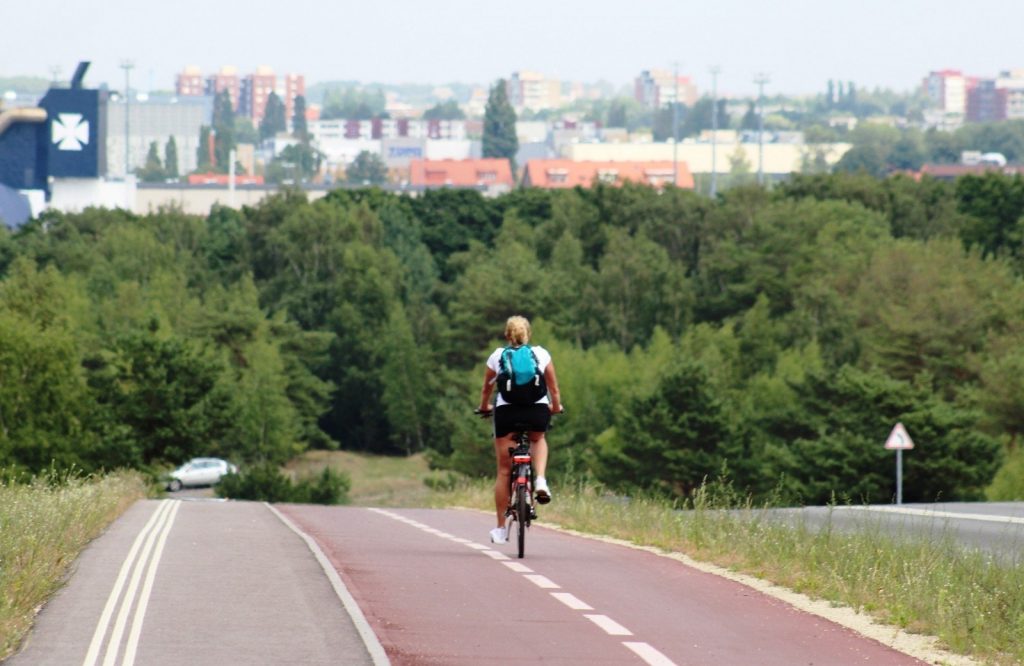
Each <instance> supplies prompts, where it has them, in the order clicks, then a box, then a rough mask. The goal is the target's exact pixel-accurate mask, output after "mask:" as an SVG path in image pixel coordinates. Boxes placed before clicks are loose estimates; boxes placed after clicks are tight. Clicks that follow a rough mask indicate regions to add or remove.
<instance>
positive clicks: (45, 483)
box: [0, 472, 146, 660]
mask: <svg viewBox="0 0 1024 666" xmlns="http://www.w3.org/2000/svg"><path fill="white" fill-rule="evenodd" d="M145 494H146V482H145V480H144V478H143V476H142V475H140V474H138V473H135V472H117V473H114V474H110V475H107V476H104V477H91V478H86V479H81V478H72V477H66V476H65V477H63V478H58V477H56V476H50V477H47V478H37V479H35V480H32V481H30V482H27V483H18V482H7V481H0V660H2V659H4V658H6V657H7V656H9V655H10V654H11V652H13V651H14V650H15V649H16V648H17V646H18V644H19V643H20V642H21V639H22V637H23V636H24V635H25V633H26V632H27V631H28V629H29V627H30V626H31V624H32V618H33V617H34V615H35V613H36V612H37V610H38V609H39V608H40V607H41V606H42V604H43V603H44V602H45V601H46V599H47V598H48V597H49V596H50V595H51V594H53V592H55V591H56V590H57V589H58V588H59V587H60V585H61V583H62V579H63V577H64V575H65V573H66V572H67V569H68V567H69V566H70V565H71V563H72V562H74V560H75V558H76V557H77V555H78V553H79V552H80V551H81V550H82V548H84V547H85V545H86V544H88V543H89V541H90V540H92V539H93V538H95V537H96V536H97V535H98V534H99V533H100V532H101V531H103V529H104V528H105V527H106V526H107V525H108V524H110V522H111V521H113V520H114V519H115V518H116V517H117V516H119V515H120V514H121V513H122V512H123V511H124V510H125V509H126V508H128V507H129V506H130V505H131V504H132V503H133V502H134V501H135V500H137V499H139V498H141V497H144V496H145Z"/></svg>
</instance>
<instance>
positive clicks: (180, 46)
mask: <svg viewBox="0 0 1024 666" xmlns="http://www.w3.org/2000/svg"><path fill="white" fill-rule="evenodd" d="M821 4H822V3H816V2H811V1H809V0H782V1H781V2H778V3H775V4H772V5H766V6H764V7H750V6H749V3H744V2H741V1H740V0H720V1H719V2H717V3H714V4H712V3H706V4H704V5H692V6H687V5H683V4H682V3H679V2H678V1H676V2H673V1H672V0H651V1H650V2H648V3H645V4H644V5H643V7H642V8H639V9H636V10H632V8H631V11H623V8H622V7H623V6H622V5H621V3H616V4H612V3H608V2H603V3H602V2H582V1H580V0H565V1H563V2H560V3H558V4H557V5H550V6H549V5H546V4H545V3H542V2H540V1H539V0H523V2H520V3H519V4H518V5H517V6H516V7H515V8H514V9H509V8H506V7H500V6H490V5H480V4H479V3H470V2H468V1H466V0H449V1H448V2H446V3H444V5H443V8H440V7H439V6H438V5H429V4H423V3H417V2H413V1H412V0H396V1H395V2H392V3H388V4H387V5H386V6H384V5H380V6H378V5H375V4H370V3H367V4H365V5H355V4H354V3H346V4H345V5H341V6H339V5H328V4H323V3H316V2H311V1H310V0H294V1H293V2H292V3H289V5H288V8H289V11H288V13H287V15H286V18H287V19H289V20H284V21H282V20H281V19H280V17H277V16H275V15H271V14H269V13H267V12H257V11H252V5H251V4H249V3H241V2H237V1H236V0H225V2H222V3H216V4H213V5H211V4H208V3H201V2H198V0H180V1H179V2H176V3H174V4H165V3H156V2H145V1H142V2H140V1H138V0H136V1H135V2H129V1H128V0H108V1H107V2H105V3H103V6H102V7H96V6H95V5H88V4H72V5H68V4H67V3H59V4H58V2H57V1H56V0H37V1H36V2H34V3H31V4H29V3H24V4H15V5H13V6H12V7H8V8H5V11H4V13H5V27H7V28H8V29H7V30H5V33H7V34H6V35H5V46H6V47H7V48H6V53H5V57H4V59H3V60H2V61H0V76H17V75H33V76H42V77H46V78H51V77H52V76H53V73H54V68H57V67H59V68H60V78H63V79H66V78H67V77H69V76H70V74H71V72H72V71H73V69H74V67H75V64H76V63H77V62H78V61H79V60H89V61H91V62H92V66H91V68H90V71H89V75H88V76H87V83H89V84H91V85H99V84H101V83H106V84H107V85H109V86H110V87H112V88H120V87H121V86H123V82H124V72H123V70H122V69H121V68H120V64H121V62H122V61H123V60H125V59H130V60H132V61H133V62H134V64H135V68H134V70H133V71H132V74H131V76H132V83H133V87H136V88H138V89H140V90H154V89H155V90H167V89H172V88H173V86H174V76H175V75H176V74H177V73H179V72H180V71H181V70H183V69H184V68H185V66H187V65H197V66H199V67H200V68H201V69H202V70H203V71H204V72H207V73H213V72H215V71H216V70H217V69H219V68H220V67H221V66H222V65H234V66H236V67H238V69H239V71H240V72H246V71H253V70H255V69H256V67H258V66H259V65H270V66H271V67H273V69H274V70H275V72H277V73H278V74H284V73H287V72H298V73H302V74H304V75H305V76H306V81H307V85H315V84H316V83H320V82H327V81H336V80H355V81H361V82H366V83H370V82H374V83H393V84H401V83H419V84H435V85H443V84H446V83H451V82H461V83H475V84H480V85H487V84H490V83H492V82H493V81H495V80H497V79H498V78H507V77H508V76H509V74H511V73H512V72H513V71H520V70H533V71H538V72H541V73H543V74H544V75H545V76H547V77H549V78H553V79H560V80H566V81H580V82H591V83H592V82H598V81H607V82H609V83H612V84H614V85H615V86H616V87H618V86H624V85H630V84H631V83H632V81H633V79H634V78H635V77H636V76H637V75H638V74H639V72H640V71H642V70H645V69H652V68H660V69H670V68H672V67H673V66H674V65H675V63H678V66H679V72H680V73H681V74H686V75H689V76H691V77H692V78H693V80H694V82H695V83H696V84H697V86H698V88H699V89H700V90H701V91H705V90H707V89H709V88H710V79H711V75H710V73H709V69H710V68H711V67H712V66H716V65H717V66H719V67H720V68H721V73H720V75H719V78H718V89H719V93H720V94H721V95H723V96H730V95H731V96H744V95H751V94H754V93H755V92H756V89H757V86H756V84H755V83H754V79H755V77H756V75H757V73H759V72H766V73H768V74H769V76H770V83H769V84H768V85H767V87H766V92H767V93H769V94H775V93H784V94H793V95H804V94H813V93H817V92H823V91H824V89H825V84H826V82H827V80H828V79H835V80H841V81H853V82H855V83H856V84H857V85H858V87H860V88H862V89H863V88H868V89H873V88H876V87H879V88H890V89H893V90H897V91H907V90H910V89H913V88H917V87H919V86H920V84H921V81H922V79H923V77H925V76H926V75H927V74H928V72H929V71H932V70H936V69H945V68H952V69H959V70H962V71H963V72H964V73H965V74H969V75H983V76H994V75H996V74H997V73H998V72H999V71H1001V70H1005V69H1010V68H1014V67H1018V66H1024V55H1021V56H1014V54H1013V53H1012V50H1011V49H1008V48H1007V47H1006V45H1008V44H1013V43H1014V38H1015V37H1016V35H1015V34H1014V33H1015V30H1016V28H1015V26H1017V25H1020V24H1021V23H1022V21H1024V3H1007V2H991V1H988V2H985V1H983V2H981V4H980V6H976V9H977V11H974V12H970V13H969V14H965V13H964V12H962V10H961V9H960V5H954V4H953V3H952V2H948V1H947V0H933V1H932V2H924V1H922V0H903V1H902V2H900V3H892V2H883V1H882V0H864V1H862V2H861V3H859V4H858V5H857V7H856V9H855V10H849V9H844V8H838V7H831V6H821ZM995 17H998V19H999V20H993V19H994V18H995ZM495 26H500V27H495Z"/></svg>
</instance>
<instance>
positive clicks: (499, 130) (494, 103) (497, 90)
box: [483, 79, 519, 171]
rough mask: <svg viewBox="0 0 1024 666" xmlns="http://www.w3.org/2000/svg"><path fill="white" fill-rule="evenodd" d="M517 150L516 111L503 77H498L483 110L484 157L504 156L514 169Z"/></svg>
mask: <svg viewBox="0 0 1024 666" xmlns="http://www.w3.org/2000/svg"><path fill="white" fill-rule="evenodd" d="M518 150H519V138H518V137H517V136H516V112H515V110H514V109H513V108H512V105H511V104H510V103H509V101H508V92H507V91H506V90H505V79H498V82H497V83H495V84H494V86H493V87H492V88H491V92H490V95H488V97H487V108H486V110H485V111H484V140H483V153H484V157H504V158H506V159H508V161H509V163H510V164H511V165H512V170H513V171H514V170H515V167H516V162H515V160H516V152H517V151H518Z"/></svg>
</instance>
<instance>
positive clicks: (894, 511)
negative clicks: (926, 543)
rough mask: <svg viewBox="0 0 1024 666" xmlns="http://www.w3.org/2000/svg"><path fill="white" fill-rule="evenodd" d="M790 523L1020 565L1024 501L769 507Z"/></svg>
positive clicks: (1023, 557) (1023, 545)
mask: <svg viewBox="0 0 1024 666" xmlns="http://www.w3.org/2000/svg"><path fill="white" fill-rule="evenodd" d="M768 514H769V515H775V516H778V517H780V518H783V519H786V520H788V521H790V522H797V521H802V522H803V523H804V524H806V525H808V526H811V527H814V528H821V527H822V526H824V525H829V524H830V525H832V526H833V527H835V528H838V529H841V530H848V531H860V532H864V531H880V532H883V533H885V534H888V535H890V536H892V537H895V538H914V539H930V540H933V541H936V542H944V541H948V542H950V543H952V544H957V545H959V546H961V547H963V548H965V549H968V550H976V551H979V552H982V553H985V554H988V555H992V556H996V557H999V558H1001V559H1002V560H1004V561H1006V562H1016V563H1021V562H1022V561H1024V502H942V503H935V504H901V505H899V506H896V505H865V506H837V507H832V508H829V507H806V508H802V509H774V510H771V511H769V512H768Z"/></svg>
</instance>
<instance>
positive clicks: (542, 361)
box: [487, 345, 551, 407]
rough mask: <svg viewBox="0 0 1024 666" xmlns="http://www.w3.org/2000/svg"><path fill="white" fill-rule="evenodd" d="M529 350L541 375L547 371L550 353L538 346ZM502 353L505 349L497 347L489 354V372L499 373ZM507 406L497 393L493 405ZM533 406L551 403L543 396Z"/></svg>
mask: <svg viewBox="0 0 1024 666" xmlns="http://www.w3.org/2000/svg"><path fill="white" fill-rule="evenodd" d="M530 349H532V350H533V355H534V356H536V357H537V367H538V369H539V370H540V371H541V373H542V374H543V373H544V371H545V370H546V369H547V367H548V364H549V363H551V352H549V351H548V350H547V349H544V348H543V347H541V346H540V345H533V346H531V347H530ZM503 351H505V347H498V348H497V349H495V350H494V351H493V352H491V355H490V356H488V357H487V367H488V368H490V369H491V370H494V373H495V374H497V373H498V372H500V367H501V365H500V363H499V361H500V359H501V352H503ZM494 381H497V377H495V380H494ZM507 404H508V403H507V402H505V401H504V400H502V398H501V392H499V393H498V401H497V402H496V403H495V407H501V406H502V405H507ZM535 404H542V405H549V404H551V401H550V400H548V396H547V394H545V395H544V397H543V398H541V399H540V400H538V401H537V402H536V403H535Z"/></svg>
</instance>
